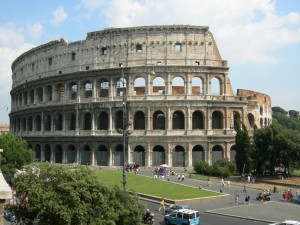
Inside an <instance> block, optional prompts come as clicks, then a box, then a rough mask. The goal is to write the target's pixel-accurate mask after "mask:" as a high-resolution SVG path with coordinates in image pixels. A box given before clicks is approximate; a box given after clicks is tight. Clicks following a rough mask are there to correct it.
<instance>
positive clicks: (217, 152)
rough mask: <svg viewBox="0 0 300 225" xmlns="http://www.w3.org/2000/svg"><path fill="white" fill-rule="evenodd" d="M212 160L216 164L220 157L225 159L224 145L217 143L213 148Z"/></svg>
mask: <svg viewBox="0 0 300 225" xmlns="http://www.w3.org/2000/svg"><path fill="white" fill-rule="evenodd" d="M211 156H212V158H211V162H212V164H214V163H215V162H216V161H218V160H219V159H223V147H222V146H221V145H215V146H214V147H213V148H212V154H211Z"/></svg>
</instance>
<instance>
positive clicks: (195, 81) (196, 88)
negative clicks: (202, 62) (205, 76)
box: [192, 77, 204, 95]
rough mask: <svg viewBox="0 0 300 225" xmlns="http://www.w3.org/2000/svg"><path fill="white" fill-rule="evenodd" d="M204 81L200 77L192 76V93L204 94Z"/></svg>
mask: <svg viewBox="0 0 300 225" xmlns="http://www.w3.org/2000/svg"><path fill="white" fill-rule="evenodd" d="M203 94H204V91H203V81H202V79H201V78H200V77H193V78H192V95H203Z"/></svg>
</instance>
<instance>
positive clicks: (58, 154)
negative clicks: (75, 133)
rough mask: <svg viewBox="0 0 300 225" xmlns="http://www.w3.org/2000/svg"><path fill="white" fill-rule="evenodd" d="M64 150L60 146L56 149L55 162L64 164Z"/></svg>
mask: <svg viewBox="0 0 300 225" xmlns="http://www.w3.org/2000/svg"><path fill="white" fill-rule="evenodd" d="M62 156H63V150H62V147H61V146H60V145H56V146H55V147H54V161H55V163H62Z"/></svg>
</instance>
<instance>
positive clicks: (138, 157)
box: [133, 145, 146, 166]
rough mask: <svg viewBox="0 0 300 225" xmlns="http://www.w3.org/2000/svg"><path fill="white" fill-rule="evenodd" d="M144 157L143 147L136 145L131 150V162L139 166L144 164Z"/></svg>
mask: <svg viewBox="0 0 300 225" xmlns="http://www.w3.org/2000/svg"><path fill="white" fill-rule="evenodd" d="M145 158H146V153H145V148H144V147H143V146H141V145H138V146H136V147H135V148H134V151H133V162H134V163H135V164H138V165H140V166H145Z"/></svg>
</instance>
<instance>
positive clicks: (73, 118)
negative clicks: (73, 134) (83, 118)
mask: <svg viewBox="0 0 300 225" xmlns="http://www.w3.org/2000/svg"><path fill="white" fill-rule="evenodd" d="M68 120H69V121H68V122H67V123H68V125H69V126H68V129H69V130H75V129H76V116H75V113H71V114H69V116H68Z"/></svg>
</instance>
